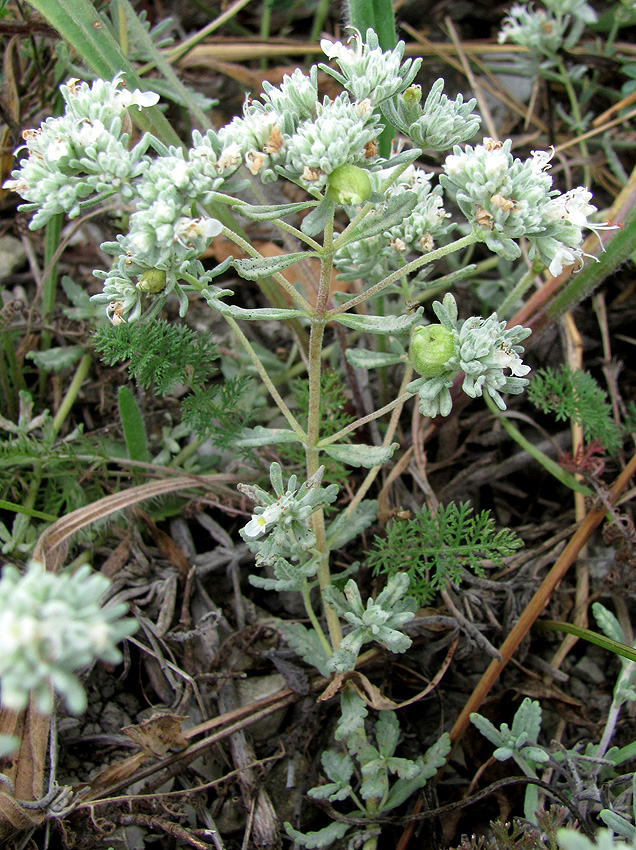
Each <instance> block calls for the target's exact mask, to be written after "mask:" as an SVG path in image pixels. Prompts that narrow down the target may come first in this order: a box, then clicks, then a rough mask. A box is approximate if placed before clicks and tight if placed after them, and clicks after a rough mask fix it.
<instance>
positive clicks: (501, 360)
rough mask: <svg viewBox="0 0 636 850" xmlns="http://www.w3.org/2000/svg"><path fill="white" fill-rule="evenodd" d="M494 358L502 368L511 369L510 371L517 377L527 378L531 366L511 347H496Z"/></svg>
mask: <svg viewBox="0 0 636 850" xmlns="http://www.w3.org/2000/svg"><path fill="white" fill-rule="evenodd" d="M493 360H494V361H495V364H496V365H497V366H499V367H501V368H502V369H510V372H511V373H512V374H513V375H514V376H515V377H516V378H525V376H526V375H527V374H528V372H529V371H530V367H529V366H526V365H525V363H523V362H522V360H521V358H520V357H519V355H518V354H517V353H516V352H514V351H512V350H511V349H509V348H508V349H506V348H497V349H495V351H494V352H493Z"/></svg>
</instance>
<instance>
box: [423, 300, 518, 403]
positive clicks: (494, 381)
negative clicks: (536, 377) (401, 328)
mask: <svg viewBox="0 0 636 850" xmlns="http://www.w3.org/2000/svg"><path fill="white" fill-rule="evenodd" d="M433 310H434V311H435V314H436V316H437V317H438V319H439V320H440V323H441V324H440V325H429V326H427V327H424V328H421V329H418V330H416V331H415V333H414V334H413V339H412V340H411V360H412V362H413V366H414V368H415V371H416V372H419V373H420V374H421V375H423V376H424V377H422V378H418V379H417V380H415V381H412V382H411V383H410V384H409V385H408V386H407V390H408V391H409V392H418V393H419V396H420V411H421V412H422V414H423V415H424V416H438V415H442V416H448V414H449V413H450V412H451V408H452V399H451V394H450V392H449V390H450V387H451V386H452V385H453V383H454V381H455V378H456V377H457V376H458V375H459V374H460V373H461V372H463V373H464V380H463V383H462V389H463V391H464V392H465V393H466V395H468V396H470V397H471V398H476V397H478V396H481V395H482V394H483V393H484V392H487V393H488V395H489V396H490V397H491V398H492V400H493V401H494V402H495V404H496V405H497V407H499V408H500V409H501V410H505V409H506V404H505V402H504V400H503V398H502V397H501V393H502V392H506V393H512V394H515V395H517V394H519V393H521V392H522V391H523V388H524V387H525V386H526V384H527V383H528V380H527V378H526V377H525V376H526V375H527V374H528V372H529V371H530V367H529V366H525V365H524V364H523V363H522V361H521V358H520V356H519V355H520V354H522V353H523V347H522V346H520V345H519V343H520V342H521V341H522V340H523V339H525V338H526V337H528V336H529V335H530V333H531V331H530V329H529V328H524V327H522V326H521V325H515V326H514V327H513V328H506V323H505V322H500V321H499V320H498V319H497V314H496V313H493V315H492V316H489V317H488V318H487V319H483V318H481V317H479V316H472V317H471V318H469V319H466V320H465V321H458V319H457V303H456V302H455V299H454V298H453V296H452V295H451V294H450V293H448V294H446V295H445V296H444V301H443V303H441V304H440V302H439V301H435V302H434V304H433ZM507 369H509V370H510V372H509V374H506V372H505V370H507Z"/></svg>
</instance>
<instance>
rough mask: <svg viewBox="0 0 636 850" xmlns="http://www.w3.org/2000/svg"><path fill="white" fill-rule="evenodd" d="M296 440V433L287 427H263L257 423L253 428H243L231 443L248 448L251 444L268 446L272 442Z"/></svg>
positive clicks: (292, 441)
mask: <svg viewBox="0 0 636 850" xmlns="http://www.w3.org/2000/svg"><path fill="white" fill-rule="evenodd" d="M297 441H298V435H297V434H295V433H294V432H293V431H290V430H289V429H288V428H263V427H261V426H260V425H257V426H256V427H255V428H244V429H243V430H242V431H241V433H240V434H239V436H238V437H237V438H236V439H235V440H234V441H233V445H235V446H240V447H242V448H248V447H251V446H269V445H273V444H274V443H294V442H297Z"/></svg>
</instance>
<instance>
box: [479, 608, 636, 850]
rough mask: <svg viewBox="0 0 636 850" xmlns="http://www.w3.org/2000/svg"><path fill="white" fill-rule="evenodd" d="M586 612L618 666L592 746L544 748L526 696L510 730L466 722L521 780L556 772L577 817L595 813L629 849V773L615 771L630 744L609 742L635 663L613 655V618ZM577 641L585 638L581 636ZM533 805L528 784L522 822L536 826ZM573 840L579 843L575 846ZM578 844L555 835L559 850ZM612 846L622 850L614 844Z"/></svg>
mask: <svg viewBox="0 0 636 850" xmlns="http://www.w3.org/2000/svg"><path fill="white" fill-rule="evenodd" d="M592 611H593V613H594V617H595V618H596V621H597V623H598V625H599V627H600V629H601V630H602V631H603V632H604V634H605V635H606V636H607V638H609V641H608V642H607V643H600V642H599V643H600V645H602V646H604V647H605V648H607V649H609V650H610V651H612V652H614V653H615V654H617V655H618V658H619V659H620V665H621V666H620V672H619V674H618V677H617V679H616V684H615V686H614V693H613V697H612V703H611V705H610V709H609V712H608V715H607V720H606V722H605V725H604V727H603V730H602V732H601V736H600V739H599V741H598V744H594V743H592V742H588V743H587V744H586V745H585V747H583V745H582V744H576V745H575V746H574V747H573V748H572V749H570V750H565V748H564V747H554V746H553V747H550V748H548V747H546V746H544V745H543V744H542V743H540V741H539V735H540V733H541V721H542V712H541V706H540V705H539V703H538V702H537V701H536V700H531V699H529V698H528V697H526V699H524V700H523V702H522V703H521V705H520V706H519V708H518V709H517V712H516V714H515V716H514V718H513V721H512V726H508V724H507V723H503V724H502V725H501V727H500V728H499V729H497V728H496V727H495V726H494V725H493V724H492V723H491V722H490V721H489V720H488V719H487V718H485V717H483V716H482V715H481V714H478V713H476V712H475V713H473V714H471V717H470V719H471V722H472V723H473V724H474V725H475V726H476V727H477V729H478V730H479V731H480V732H481V734H482V735H484V737H486V738H487V739H488V740H489V741H490V742H491V743H492V744H494V745H495V747H496V749H495V751H494V752H493V756H494V758H496V759H497V760H498V761H507V760H508V759H513V760H514V761H515V762H516V763H517V765H518V766H519V767H520V769H521V770H522V772H523V773H524V774H525V775H526V776H529V777H531V778H534V779H538V778H539V777H538V773H537V771H538V770H539V769H546V768H548V769H551V770H556V771H557V772H558V775H560V776H561V777H562V778H565V779H566V780H567V781H566V784H565V785H564V786H562V790H563V789H565V792H566V793H567V795H568V796H570V797H571V799H572V802H573V803H575V804H576V806H577V809H578V810H579V811H580V812H581V814H582V815H583V816H585V815H586V814H587V813H588V812H592V813H594V814H597V815H598V817H599V818H600V819H601V821H603V823H604V824H605V825H606V826H608V827H609V828H610V829H611V830H613V832H615V833H618V835H620V836H621V837H622V838H625V839H627V841H628V842H629V844H630V846H631V845H632V844H633V842H634V841H635V840H636V827H635V826H634V823H635V822H636V809H635V806H636V796H635V790H636V785H635V783H634V777H633V774H627V775H625V774H622V772H621V771H620V770H619V768H620V767H621V766H622V765H624V764H625V763H626V762H628V761H630V760H631V759H633V758H634V756H635V755H636V742H632V743H630V744H627V745H626V746H623V747H617V746H611V742H612V738H613V737H614V734H615V732H616V726H617V723H618V718H619V715H620V711H621V709H622V707H623V706H625V705H626V704H627V703H629V702H634V701H635V700H636V661H634V659H633V658H632V657H629V658H628V657H625V655H621V654H619V653H618V652H617V650H616V648H615V647H617V646H618V645H624V644H625V634H624V632H623V629H622V627H621V625H620V623H619V622H618V619H617V618H616V617H615V616H614V614H612V612H611V611H609V610H608V609H607V608H605V606H603V605H601V603H600V602H595V603H594V604H593V605H592ZM548 625H550V624H548ZM565 625H566V626H567V624H565ZM573 628H576V627H573ZM581 631H582V632H587V630H581ZM581 636H582V637H585V635H584V634H581ZM600 637H602V636H600ZM587 639H590V638H589V637H588V638H587ZM634 648H636V644H634ZM630 655H633V653H630ZM538 805H539V796H538V786H536V785H532V784H531V785H528V787H527V789H526V796H525V805H524V808H525V817H526V819H527V820H529V821H530V822H531V823H537V818H536V813H537V809H538ZM599 835H600V836H601V838H600V839H599V846H603V847H604V846H610V847H611V846H614V845H613V844H612V842H611V833H610V832H609V831H601V833H600V834H599ZM561 839H563V840H561ZM579 839H581V841H580V842H579V843H577V841H579ZM583 839H584V836H582V835H580V834H579V833H576V832H573V831H568V830H565V831H564V832H563V833H562V835H560V837H559V842H560V845H561V846H563V847H564V848H565V850H570V847H572V848H575V847H577V848H578V847H579V846H580V847H584V846H585V847H587V846H590V842H589V839H585V841H586V842H588V843H587V844H585V843H584V842H583ZM582 842H583V843H582ZM608 842H609V843H608ZM616 846H624V845H623V843H622V842H617V844H616Z"/></svg>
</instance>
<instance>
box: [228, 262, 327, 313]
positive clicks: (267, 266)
mask: <svg viewBox="0 0 636 850" xmlns="http://www.w3.org/2000/svg"><path fill="white" fill-rule="evenodd" d="M315 256H316V255H315V254H314V253H313V252H312V251H299V252H298V253H296V254H281V255H280V256H278V257H246V258H245V259H243V260H232V263H231V265H232V266H233V267H234V268H235V269H236V271H237V272H238V273H239V274H240V275H241V277H244V278H245V279H246V280H258V279H259V278H261V277H269V276H270V275H272V274H275V273H276V272H281V271H282V270H283V269H286V268H288V267H289V266H293V265H294V263H298V262H300V261H301V260H304V259H306V258H307V257H315ZM301 315H302V314H301Z"/></svg>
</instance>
